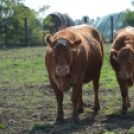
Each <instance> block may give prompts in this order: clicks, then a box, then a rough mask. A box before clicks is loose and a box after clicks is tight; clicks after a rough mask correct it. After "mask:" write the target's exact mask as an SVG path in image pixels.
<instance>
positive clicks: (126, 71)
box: [111, 44, 134, 79]
mask: <svg viewBox="0 0 134 134" xmlns="http://www.w3.org/2000/svg"><path fill="white" fill-rule="evenodd" d="M111 53H112V55H113V59H115V60H116V61H117V62H118V64H119V67H120V70H119V72H118V74H117V75H118V77H120V78H121V79H130V78H131V77H132V76H133V71H134V51H133V49H132V46H131V45H130V44H127V45H126V46H125V47H123V48H122V49H121V50H120V51H116V50H114V49H112V50H111Z"/></svg>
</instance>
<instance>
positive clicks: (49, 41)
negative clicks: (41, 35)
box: [45, 34, 53, 47]
mask: <svg viewBox="0 0 134 134" xmlns="http://www.w3.org/2000/svg"><path fill="white" fill-rule="evenodd" d="M45 42H46V44H48V45H49V46H50V47H52V43H53V41H52V36H51V34H47V35H46V36H45Z"/></svg>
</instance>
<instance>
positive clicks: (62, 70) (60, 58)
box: [45, 34, 82, 76]
mask: <svg viewBox="0 0 134 134" xmlns="http://www.w3.org/2000/svg"><path fill="white" fill-rule="evenodd" d="M45 42H46V43H47V44H48V45H49V46H50V47H51V49H52V50H51V53H52V56H53V58H54V61H55V64H56V70H55V72H56V74H57V75H58V76H66V75H67V74H69V73H70V64H71V62H72V59H73V51H76V50H77V47H78V46H79V45H80V44H81V42H82V40H81V39H77V40H75V41H72V40H68V39H65V38H56V39H54V38H52V37H51V35H50V34H47V35H46V37H45Z"/></svg>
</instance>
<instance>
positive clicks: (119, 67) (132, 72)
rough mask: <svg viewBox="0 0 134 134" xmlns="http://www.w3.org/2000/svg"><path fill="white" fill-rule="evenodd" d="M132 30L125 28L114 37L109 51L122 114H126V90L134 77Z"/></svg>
mask: <svg viewBox="0 0 134 134" xmlns="http://www.w3.org/2000/svg"><path fill="white" fill-rule="evenodd" d="M133 49H134V28H133V27H130V26H128V27H126V28H123V29H121V30H119V31H118V32H117V33H116V34H115V36H114V41H113V45H112V48H111V51H110V62H111V65H112V67H113V69H114V70H115V73H116V77H117V80H118V83H119V86H120V90H121V95H122V98H123V106H122V113H123V114H127V107H128V106H130V99H129V94H128V88H129V87H130V86H132V85H133V76H134V50H133Z"/></svg>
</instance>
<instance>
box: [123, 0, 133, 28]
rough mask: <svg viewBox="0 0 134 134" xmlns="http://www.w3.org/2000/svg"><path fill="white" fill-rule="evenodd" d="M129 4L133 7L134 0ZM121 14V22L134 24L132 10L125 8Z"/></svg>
mask: <svg viewBox="0 0 134 134" xmlns="http://www.w3.org/2000/svg"><path fill="white" fill-rule="evenodd" d="M131 5H132V6H133V7H134V0H133V1H131ZM122 14H123V17H122V19H121V22H125V23H127V24H128V25H134V11H131V10H130V9H126V11H124V12H122Z"/></svg>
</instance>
